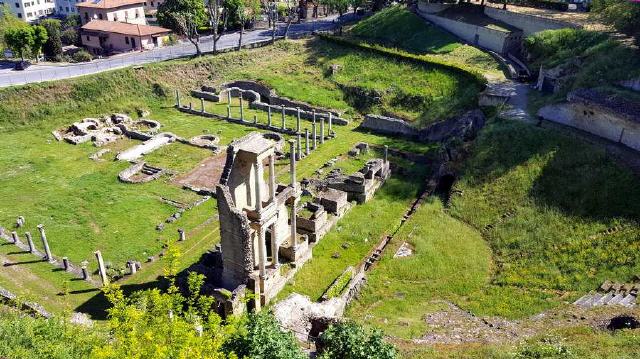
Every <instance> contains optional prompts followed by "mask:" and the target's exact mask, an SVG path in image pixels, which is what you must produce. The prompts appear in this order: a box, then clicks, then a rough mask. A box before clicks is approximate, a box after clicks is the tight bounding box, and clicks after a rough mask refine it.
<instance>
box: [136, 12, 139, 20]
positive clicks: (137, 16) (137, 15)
mask: <svg viewBox="0 0 640 359" xmlns="http://www.w3.org/2000/svg"><path fill="white" fill-rule="evenodd" d="M139 17H140V13H139V12H138V10H136V19H137V18H139Z"/></svg>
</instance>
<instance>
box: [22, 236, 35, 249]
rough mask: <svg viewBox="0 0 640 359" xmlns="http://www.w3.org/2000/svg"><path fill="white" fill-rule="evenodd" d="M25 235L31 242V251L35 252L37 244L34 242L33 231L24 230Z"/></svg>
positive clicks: (29, 242) (28, 241)
mask: <svg viewBox="0 0 640 359" xmlns="http://www.w3.org/2000/svg"><path fill="white" fill-rule="evenodd" d="M24 236H25V237H27V243H28V244H29V252H30V253H34V252H35V251H36V246H35V245H34V244H33V238H31V232H24Z"/></svg>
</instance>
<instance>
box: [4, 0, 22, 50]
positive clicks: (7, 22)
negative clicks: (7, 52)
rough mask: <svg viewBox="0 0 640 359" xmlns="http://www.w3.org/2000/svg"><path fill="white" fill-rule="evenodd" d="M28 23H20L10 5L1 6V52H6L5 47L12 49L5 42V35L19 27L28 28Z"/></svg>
mask: <svg viewBox="0 0 640 359" xmlns="http://www.w3.org/2000/svg"><path fill="white" fill-rule="evenodd" d="M26 26H27V23H25V22H24V21H20V19H18V18H17V17H16V16H15V15H14V14H13V13H12V12H11V9H10V8H9V5H7V4H5V5H0V52H1V51H4V49H5V47H9V48H11V47H10V46H9V45H7V44H6V42H5V41H4V35H5V33H6V31H7V30H9V29H14V28H18V27H26Z"/></svg>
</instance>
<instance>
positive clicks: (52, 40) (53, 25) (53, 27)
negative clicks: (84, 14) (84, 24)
mask: <svg viewBox="0 0 640 359" xmlns="http://www.w3.org/2000/svg"><path fill="white" fill-rule="evenodd" d="M40 25H42V26H43V27H44V28H45V29H46V30H47V36H48V37H49V38H48V39H47V42H46V43H45V44H44V47H43V49H42V50H43V52H44V55H45V56H47V57H49V58H50V59H51V60H53V61H60V57H61V56H62V39H61V29H62V23H61V22H60V20H57V19H45V20H42V21H41V22H40Z"/></svg>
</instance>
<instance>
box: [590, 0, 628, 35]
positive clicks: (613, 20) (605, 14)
mask: <svg viewBox="0 0 640 359" xmlns="http://www.w3.org/2000/svg"><path fill="white" fill-rule="evenodd" d="M591 9H592V13H593V14H595V15H596V16H597V17H599V18H600V19H601V20H602V21H603V22H605V23H607V24H609V25H612V26H613V27H615V28H616V30H618V31H620V32H622V33H624V34H627V35H631V36H634V37H635V38H636V42H637V43H639V44H640V3H638V2H632V1H628V0H593V2H592V4H591Z"/></svg>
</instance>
